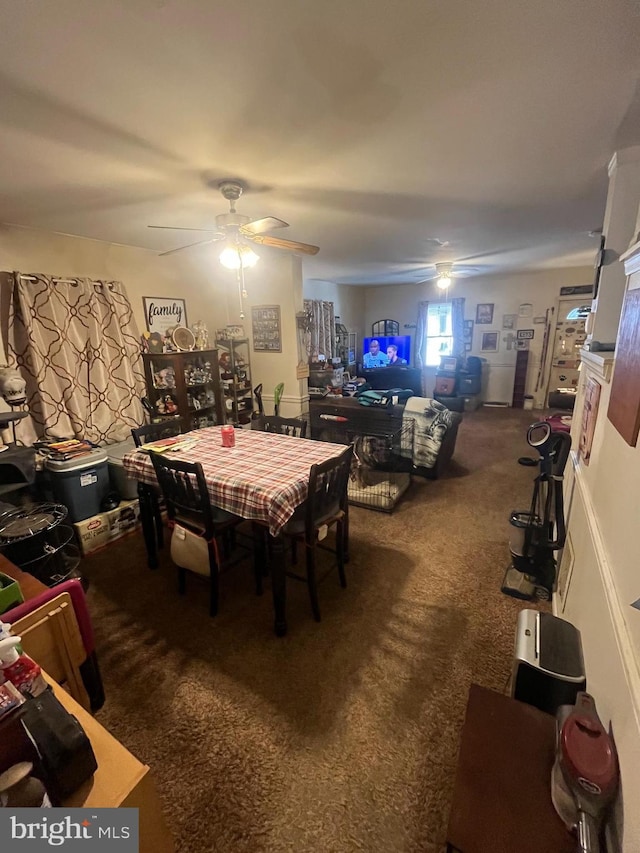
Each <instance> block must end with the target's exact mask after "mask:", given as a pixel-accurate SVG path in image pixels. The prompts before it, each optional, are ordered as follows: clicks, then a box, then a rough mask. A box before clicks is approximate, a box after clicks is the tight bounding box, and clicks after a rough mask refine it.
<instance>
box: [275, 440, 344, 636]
mask: <svg viewBox="0 0 640 853" xmlns="http://www.w3.org/2000/svg"><path fill="white" fill-rule="evenodd" d="M352 458H353V447H352V446H351V445H350V446H349V447H347V448H346V450H344V452H343V453H341V454H340V455H339V456H334V457H332V458H331V459H328V460H327V461H326V462H322V463H320V464H318V465H312V466H311V470H310V472H309V494H308V497H307V500H306V501H305V502H304V503H303V504H301V506H299V507H298V508H297V509H296V511H295V512H294V514H293V515H292V517H291V518H290V519H289V521H288V522H287V523H286V525H285V526H284V529H283V534H284V535H285V536H287V537H289V538H291V540H292V544H293V545H294V546H295V544H296V543H297V542H303V544H304V549H305V568H306V574H305V575H304V576H303V575H300V574H297V573H296V572H294V571H288V572H287V576H288V577H292V578H294V579H295V580H302V581H305V582H306V583H307V586H308V587H309V598H310V600H311V609H312V611H313V616H314V618H315V620H316V621H317V622H319V621H320V605H319V603H318V578H317V575H316V548H323V549H325V550H328V551H332V552H333V553H335V555H336V559H337V567H338V575H339V577H340V585H341V586H342V587H346V585H347V579H346V576H345V572H344V564H345V559H346V549H347V542H348V525H349V505H348V500H347V484H348V481H349V472H350V470H351V460H352ZM333 525H335V526H336V535H335V548H332V547H330V546H329V545H328V544H327V543H326V541H325V537H326V534H327V529H328V528H329V527H332V526H333ZM296 557H297V553H296V548H295V547H293V548H292V559H293V563H294V565H295V563H296V562H297V559H296ZM332 568H333V567H332ZM326 574H328V572H327V573H325V576H326ZM325 576H323V577H322V578H321V580H323V579H324V577H325Z"/></svg>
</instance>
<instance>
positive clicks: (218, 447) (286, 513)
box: [122, 426, 345, 636]
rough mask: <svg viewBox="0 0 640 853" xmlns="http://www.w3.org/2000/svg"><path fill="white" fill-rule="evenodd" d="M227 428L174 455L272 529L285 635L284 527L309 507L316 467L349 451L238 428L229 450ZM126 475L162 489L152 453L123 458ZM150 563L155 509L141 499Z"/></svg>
mask: <svg viewBox="0 0 640 853" xmlns="http://www.w3.org/2000/svg"><path fill="white" fill-rule="evenodd" d="M220 429H221V427H219V426H216V427H207V428H206V429H198V430H194V431H193V432H190V433H189V438H195V439H197V444H195V446H193V447H192V448H190V449H188V450H177V451H173V452H171V451H168V452H167V455H168V458H170V459H176V460H181V461H184V462H200V464H201V465H202V469H203V471H204V477H205V480H206V483H207V489H208V491H209V497H210V499H211V503H212V504H213V505H214V506H216V507H219V508H220V509H224V510H227V511H228V512H232V513H234V514H235V515H238V516H240V517H241V518H246V519H249V520H251V521H256V522H258V523H260V524H263V525H265V526H266V527H268V529H269V535H270V537H271V551H272V558H271V560H270V566H271V575H272V586H273V605H274V610H275V632H276V634H277V635H278V636H283V635H284V634H286V632H287V622H286V614H285V609H286V573H285V566H284V543H283V540H282V536H281V535H280V534H281V533H282V529H283V528H284V526H285V524H286V523H287V521H288V520H289V519H290V518H291V516H292V515H293V513H294V511H295V509H296V507H298V506H300V504H302V503H304V501H305V500H306V497H307V491H308V488H309V473H310V470H311V466H312V465H314V464H317V463H321V462H325V461H326V460H327V459H332V458H333V457H334V456H339V455H340V454H341V453H344V450H345V447H344V445H343V444H333V443H330V442H325V441H310V440H309V439H304V438H295V437H293V436H289V435H276V434H274V433H270V432H261V431H260V430H243V429H237V430H235V446H234V447H223V446H222V438H221V434H220ZM122 461H123V465H124V469H125V472H126V474H128V476H129V477H133V478H135V479H136V480H138V481H139V482H141V483H145V484H147V485H148V486H154V485H155V486H157V480H156V475H155V470H154V467H153V462H152V461H151V457H150V456H149V453H147V452H145V451H142V450H139V449H138V450H133V451H131V452H130V453H127V454H125V456H124V457H123V460H122ZM140 519H141V521H142V527H143V533H144V538H145V543H146V546H147V554H148V556H149V565H150V566H153V565H154V564H156V565H157V562H156V554H155V549H156V540H155V532H154V524H153V509H152V507H151V506H150V504H149V503H147V504H146V505H145V503H143V502H142V501H141V504H140Z"/></svg>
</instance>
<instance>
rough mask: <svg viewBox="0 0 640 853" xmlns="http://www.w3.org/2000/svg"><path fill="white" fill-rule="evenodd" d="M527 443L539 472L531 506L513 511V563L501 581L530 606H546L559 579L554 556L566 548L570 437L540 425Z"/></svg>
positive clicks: (530, 432)
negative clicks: (564, 485)
mask: <svg viewBox="0 0 640 853" xmlns="http://www.w3.org/2000/svg"><path fill="white" fill-rule="evenodd" d="M527 442H528V443H529V445H530V446H531V447H533V448H535V449H536V450H537V451H538V455H539V459H538V462H537V464H538V467H539V473H538V475H537V477H536V478H535V480H534V486H533V497H532V499H531V506H530V507H529V509H528V510H514V511H513V512H512V513H511V515H510V518H509V523H510V525H511V528H512V530H511V536H510V540H509V550H510V552H511V564H510V565H509V567H508V569H507V571H506V573H505V576H504V579H503V581H502V592H504V593H505V594H506V595H511V596H513V597H514V598H520V599H523V600H526V601H532V600H533V599H536V598H537V599H541V600H545V601H547V600H549V599H550V598H551V595H552V593H553V587H554V584H555V580H556V560H555V557H554V551H558V550H559V549H560V548H562V547H563V546H564V541H565V536H566V530H565V524H564V498H563V493H562V481H563V473H564V468H565V465H566V464H567V459H568V458H569V451H570V450H571V437H570V436H569V434H568V433H566V432H555V431H554V430H552V429H551V426H550V424H549V423H547V422H546V421H539V422H538V423H535V424H532V425H531V426H530V427H529V429H528V430H527ZM523 461H524V460H523ZM527 464H530V463H529V461H528V460H527ZM534 464H535V460H534Z"/></svg>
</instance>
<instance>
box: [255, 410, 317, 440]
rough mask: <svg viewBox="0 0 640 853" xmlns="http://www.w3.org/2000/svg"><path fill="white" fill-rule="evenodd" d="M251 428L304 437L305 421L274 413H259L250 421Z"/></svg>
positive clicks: (305, 432) (305, 431) (305, 433)
mask: <svg viewBox="0 0 640 853" xmlns="http://www.w3.org/2000/svg"><path fill="white" fill-rule="evenodd" d="M251 429H256V430H261V431H262V432H273V433H276V434H277V435H292V436H295V438H306V435H307V422H306V421H305V420H302V419H301V418H282V417H279V416H276V415H261V416H260V417H258V418H256V420H254V421H252V423H251Z"/></svg>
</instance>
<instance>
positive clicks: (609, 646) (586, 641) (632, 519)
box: [554, 263, 640, 853]
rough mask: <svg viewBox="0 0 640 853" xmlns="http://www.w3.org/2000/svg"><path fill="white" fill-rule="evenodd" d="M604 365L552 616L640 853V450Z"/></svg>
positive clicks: (572, 495)
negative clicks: (618, 420)
mask: <svg viewBox="0 0 640 853" xmlns="http://www.w3.org/2000/svg"><path fill="white" fill-rule="evenodd" d="M620 266H622V265H620ZM638 267H640V263H638ZM631 286H637V287H640V272H637V273H635V274H634V275H633V276H632V278H631ZM598 359H599V357H598V356H596V358H595V359H593V360H592V359H588V360H586V361H585V363H584V369H583V371H582V376H581V381H580V387H579V390H578V398H577V400H576V409H575V415H574V419H573V428H572V438H573V448H574V449H573V451H572V466H571V467H570V468H569V466H568V468H569V470H568V471H567V477H566V479H567V487H566V489H565V493H566V496H567V499H568V500H567V506H568V511H567V513H566V515H567V529H568V536H567V546H566V547H565V549H564V553H563V559H562V564H561V575H564V574H565V573H566V576H567V581H568V586H567V589H566V593H565V595H564V596H563V597H562V598H560V597H559V596H556V598H555V600H554V609H555V611H556V612H557V613H558V615H560V616H562V617H563V618H565V619H568V620H569V621H570V622H573V624H575V625H576V626H577V627H578V628H579V629H580V631H581V633H582V643H583V648H584V656H585V666H586V672H587V688H588V690H589V692H590V693H593V695H594V697H595V699H596V702H597V705H598V712H599V714H600V716H601V718H602V720H603V721H604V723H605V725H608V724H609V723H611V726H612V729H613V732H614V735H615V738H616V745H617V748H618V752H619V756H620V767H621V773H622V785H623V798H624V804H625V808H624V846H623V849H624V850H625V851H628V852H629V853H635V851H637V850H640V815H639V814H638V813H637V810H634V809H633V808H632V804H633V803H634V802H637V801H638V798H640V611H638V610H636V609H635V608H633V607H632V606H631V605H632V603H633V602H634V601H637V600H638V599H640V574H639V571H638V569H639V565H640V562H639V559H638V544H637V530H638V523H639V521H640V445H638V446H636V447H630V446H629V445H628V444H627V443H626V442H625V441H624V439H623V438H622V437H621V436H620V434H619V433H618V431H617V430H616V429H615V428H614V427H613V426H612V424H611V422H610V421H609V419H608V417H607V409H608V406H609V397H610V393H611V382H610V378H611V377H610V376H609V375H608V371H607V369H605V368H603V367H602V366H601V365H599V364H598ZM592 361H593V364H592V363H591V362H592ZM607 361H609V362H610V361H611V359H606V360H605V364H606V362H607ZM610 368H611V364H609V370H610ZM613 376H615V362H614V366H613ZM589 378H594V379H595V380H596V381H597V382H598V383H599V384H600V386H601V391H600V401H599V407H598V415H597V420H596V428H595V432H594V437H593V444H592V450H591V458H590V461H589V464H588V465H585V464H584V461H583V460H581V459H579V458H578V456H577V452H576V450H577V446H578V442H579V438H580V434H581V424H582V408H583V399H584V385H585V382H586V381H587V379H589ZM563 585H564V584H563Z"/></svg>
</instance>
